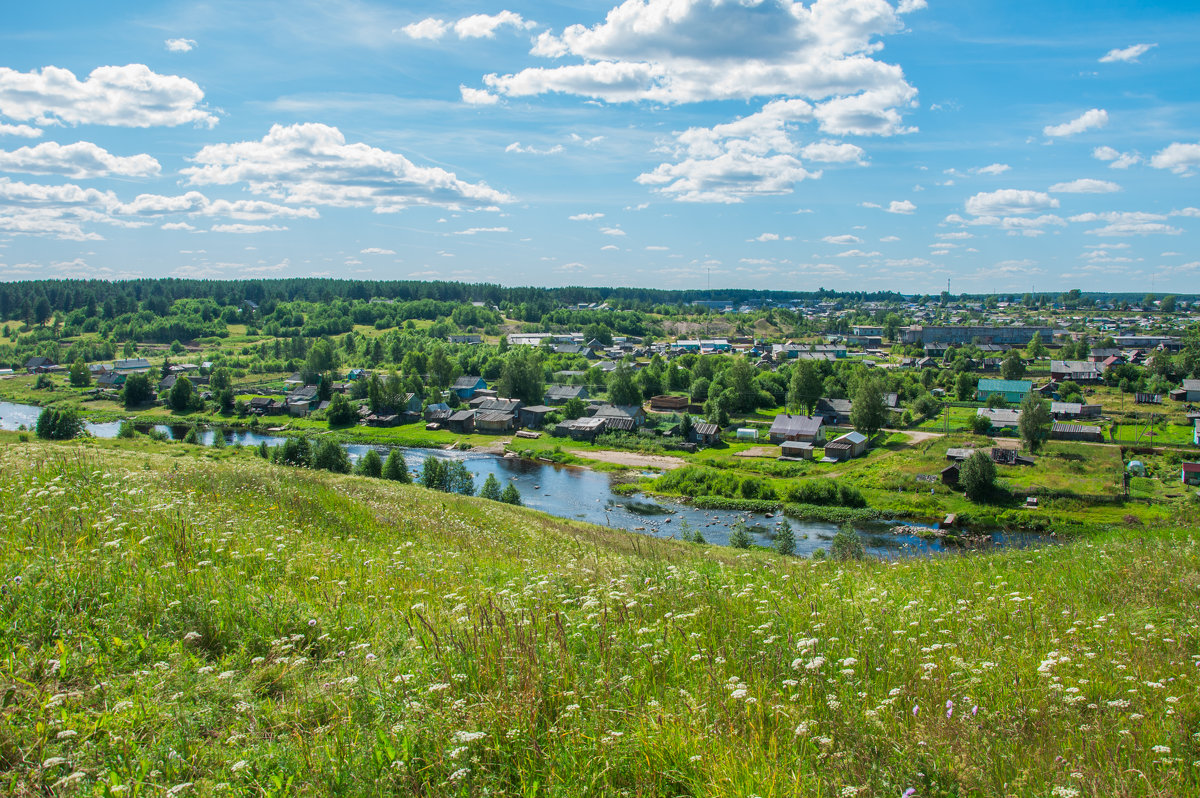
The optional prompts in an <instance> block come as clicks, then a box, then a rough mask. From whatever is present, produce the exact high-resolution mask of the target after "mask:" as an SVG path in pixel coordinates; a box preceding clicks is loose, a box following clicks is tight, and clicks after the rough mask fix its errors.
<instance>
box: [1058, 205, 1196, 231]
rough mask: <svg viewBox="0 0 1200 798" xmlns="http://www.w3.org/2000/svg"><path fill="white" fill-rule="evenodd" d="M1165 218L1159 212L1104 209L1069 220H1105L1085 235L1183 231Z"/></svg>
mask: <svg viewBox="0 0 1200 798" xmlns="http://www.w3.org/2000/svg"><path fill="white" fill-rule="evenodd" d="M1166 218H1167V217H1166V216H1164V215H1163V214H1160V213H1146V212H1144V211H1106V212H1104V213H1081V214H1078V215H1076V216H1072V217H1070V221H1072V222H1107V224H1106V225H1105V226H1104V227H1098V228H1095V229H1093V230H1088V231H1087V235H1094V236H1135V235H1141V236H1145V235H1155V234H1158V235H1179V234H1180V233H1182V232H1183V231H1182V230H1180V229H1179V228H1178V227H1172V226H1170V225H1169V224H1164V220H1166Z"/></svg>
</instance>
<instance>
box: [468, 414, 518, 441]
mask: <svg viewBox="0 0 1200 798" xmlns="http://www.w3.org/2000/svg"><path fill="white" fill-rule="evenodd" d="M516 428H517V415H516V413H508V412H505V411H503V410H476V411H475V431H476V432H486V433H490V434H493V435H499V434H502V433H505V432H512V431H513V430H514V429H516Z"/></svg>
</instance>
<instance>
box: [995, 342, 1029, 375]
mask: <svg viewBox="0 0 1200 798" xmlns="http://www.w3.org/2000/svg"><path fill="white" fill-rule="evenodd" d="M1000 376H1001V377H1003V378H1004V379H1006V380H1019V379H1021V377H1023V376H1025V361H1024V360H1023V359H1022V358H1021V353H1020V352H1018V351H1017V350H1016V349H1010V350H1008V354H1007V355H1005V356H1004V360H1002V361H1000Z"/></svg>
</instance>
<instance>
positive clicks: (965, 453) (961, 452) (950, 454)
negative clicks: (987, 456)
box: [946, 448, 975, 462]
mask: <svg viewBox="0 0 1200 798" xmlns="http://www.w3.org/2000/svg"><path fill="white" fill-rule="evenodd" d="M974 453H975V450H974V449H955V448H951V449H947V450H946V459H947V460H954V461H955V462H961V461H963V460H966V459H967V458H968V457H970V456H971V455H972V454H974Z"/></svg>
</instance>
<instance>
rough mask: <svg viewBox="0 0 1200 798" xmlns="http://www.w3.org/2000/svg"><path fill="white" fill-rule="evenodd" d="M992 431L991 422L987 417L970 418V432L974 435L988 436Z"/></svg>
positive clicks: (975, 416)
mask: <svg viewBox="0 0 1200 798" xmlns="http://www.w3.org/2000/svg"><path fill="white" fill-rule="evenodd" d="M991 431H992V420H991V419H989V418H988V417H987V416H981V415H978V414H976V415H974V416H971V432H974V433H975V434H976V435H988V434H990V433H991Z"/></svg>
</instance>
